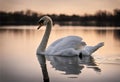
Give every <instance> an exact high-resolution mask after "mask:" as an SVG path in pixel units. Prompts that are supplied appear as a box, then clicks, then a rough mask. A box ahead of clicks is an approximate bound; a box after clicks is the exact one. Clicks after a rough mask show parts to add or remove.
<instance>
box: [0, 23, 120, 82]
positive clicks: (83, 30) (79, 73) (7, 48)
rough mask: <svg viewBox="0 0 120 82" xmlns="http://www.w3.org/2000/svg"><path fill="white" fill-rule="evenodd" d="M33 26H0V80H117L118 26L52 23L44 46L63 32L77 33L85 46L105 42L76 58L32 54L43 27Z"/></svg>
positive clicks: (119, 73)
mask: <svg viewBox="0 0 120 82" xmlns="http://www.w3.org/2000/svg"><path fill="white" fill-rule="evenodd" d="M36 28H37V26H4V27H1V28H0V70H1V71H0V74H1V77H0V78H1V79H0V80H1V81H0V82H43V81H50V82H120V78H119V76H120V29H118V28H111V27H110V28H109V27H107V28H100V27H99V28H98V27H91V28H89V27H82V26H61V27H60V26H58V25H55V26H54V28H53V29H52V33H51V35H50V39H49V42H48V45H49V44H50V43H52V42H53V41H55V40H56V39H58V38H61V37H64V36H67V35H77V36H81V37H82V38H83V40H84V41H85V42H86V43H87V44H88V45H95V44H97V43H98V42H101V41H103V42H105V46H104V47H102V48H101V49H99V50H98V51H96V52H95V53H93V54H92V57H83V58H82V59H80V58H78V57H77V56H76V57H61V56H47V57H46V58H45V57H44V56H38V55H36V49H37V47H38V45H39V43H40V41H41V39H42V36H43V34H44V30H45V28H44V27H43V28H41V30H36ZM43 78H44V80H43Z"/></svg>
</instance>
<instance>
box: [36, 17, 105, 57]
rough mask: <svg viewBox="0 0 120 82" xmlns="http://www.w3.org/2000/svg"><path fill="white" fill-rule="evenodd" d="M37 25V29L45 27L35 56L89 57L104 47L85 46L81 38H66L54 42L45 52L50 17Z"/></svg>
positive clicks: (99, 45) (49, 29)
mask: <svg viewBox="0 0 120 82" xmlns="http://www.w3.org/2000/svg"><path fill="white" fill-rule="evenodd" d="M39 23H40V26H39V27H38V29H39V28H40V27H41V26H42V25H47V26H46V31H45V34H44V36H43V39H42V41H41V43H40V45H39V47H38V49H37V54H45V55H62V56H74V55H79V54H80V53H82V54H83V55H91V54H92V53H93V52H95V51H96V50H97V49H98V48H100V47H102V46H103V45H104V44H103V43H99V44H97V45H96V46H86V43H85V42H84V41H82V38H81V37H78V36H67V37H64V38H61V39H58V40H56V41H55V42H53V43H52V44H51V45H50V46H49V47H48V48H47V50H45V49H46V45H47V42H48V39H49V35H50V32H51V27H52V20H51V18H50V17H48V16H44V17H42V18H41V19H40V20H39Z"/></svg>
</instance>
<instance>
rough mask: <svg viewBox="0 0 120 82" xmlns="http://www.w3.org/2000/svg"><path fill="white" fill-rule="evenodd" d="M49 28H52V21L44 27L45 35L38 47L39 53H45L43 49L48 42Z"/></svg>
mask: <svg viewBox="0 0 120 82" xmlns="http://www.w3.org/2000/svg"><path fill="white" fill-rule="evenodd" d="M51 27H52V21H50V22H48V24H47V26H46V30H45V34H44V36H43V39H42V41H41V43H40V45H39V47H38V50H39V52H44V51H45V48H46V46H47V42H48V39H49V36H50V32H51Z"/></svg>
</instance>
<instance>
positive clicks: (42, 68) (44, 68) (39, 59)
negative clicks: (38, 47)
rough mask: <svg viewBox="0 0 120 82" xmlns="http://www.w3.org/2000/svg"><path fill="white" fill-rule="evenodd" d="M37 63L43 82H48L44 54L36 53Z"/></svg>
mask: <svg viewBox="0 0 120 82" xmlns="http://www.w3.org/2000/svg"><path fill="white" fill-rule="evenodd" d="M37 58H38V61H39V64H40V66H41V70H42V74H43V80H44V82H49V75H48V72H47V66H46V59H45V56H44V55H37Z"/></svg>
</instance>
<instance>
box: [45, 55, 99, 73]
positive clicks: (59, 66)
mask: <svg viewBox="0 0 120 82" xmlns="http://www.w3.org/2000/svg"><path fill="white" fill-rule="evenodd" d="M46 58H47V60H48V61H50V64H51V65H52V66H53V68H55V69H56V70H59V71H63V72H65V74H66V75H69V74H74V75H78V74H80V73H81V72H82V70H83V68H85V67H87V68H88V69H89V68H91V69H93V70H94V71H96V72H101V69H100V68H99V67H98V66H97V64H96V63H95V61H94V58H93V57H92V56H83V57H82V59H80V58H79V57H78V56H73V57H63V56H46Z"/></svg>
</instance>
